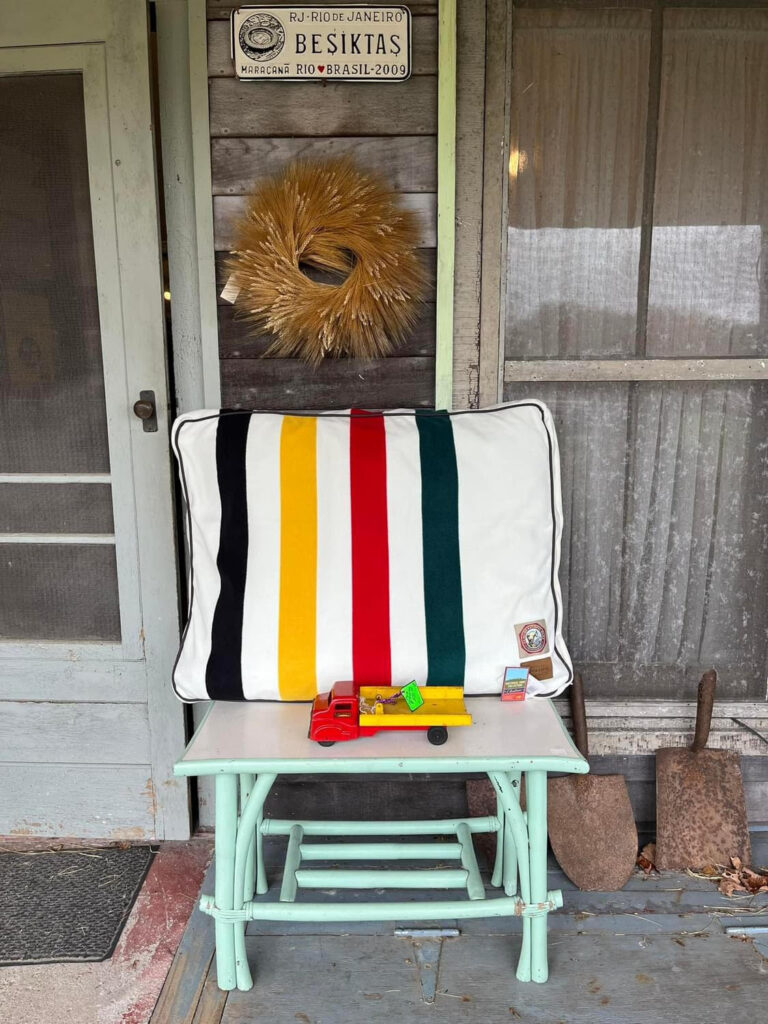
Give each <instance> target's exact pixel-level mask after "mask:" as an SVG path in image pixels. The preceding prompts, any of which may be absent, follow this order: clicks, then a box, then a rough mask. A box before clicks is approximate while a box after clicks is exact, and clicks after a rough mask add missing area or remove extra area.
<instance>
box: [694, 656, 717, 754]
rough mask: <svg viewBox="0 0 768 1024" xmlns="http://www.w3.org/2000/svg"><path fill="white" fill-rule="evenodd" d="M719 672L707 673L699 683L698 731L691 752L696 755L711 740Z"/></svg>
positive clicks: (697, 699) (712, 670)
mask: <svg viewBox="0 0 768 1024" xmlns="http://www.w3.org/2000/svg"><path fill="white" fill-rule="evenodd" d="M716 685H717V672H715V670H714V669H713V668H711V669H710V670H709V672H705V673H704V675H703V676H702V677H701V682H700V683H699V692H698V694H697V697H696V730H695V732H694V734H693V743H692V744H691V750H692V751H693V752H694V753H696V752H697V751H699V750H703V749H704V747H706V745H707V740H708V739H709V727H710V725H711V724H712V708H713V707H714V704H715V686H716Z"/></svg>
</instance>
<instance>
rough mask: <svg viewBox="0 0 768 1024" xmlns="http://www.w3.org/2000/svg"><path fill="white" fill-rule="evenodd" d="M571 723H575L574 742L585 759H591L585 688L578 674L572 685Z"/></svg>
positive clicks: (574, 676) (574, 677) (574, 675)
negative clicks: (585, 708) (585, 707)
mask: <svg viewBox="0 0 768 1024" xmlns="http://www.w3.org/2000/svg"><path fill="white" fill-rule="evenodd" d="M571 721H572V722H573V741H574V743H575V744H576V746H577V747H578V749H579V753H580V754H582V755H583V756H584V757H589V743H588V742H587V714H586V712H585V710H584V686H583V684H582V681H581V675H580V674H579V673H578V672H574V674H573V683H571Z"/></svg>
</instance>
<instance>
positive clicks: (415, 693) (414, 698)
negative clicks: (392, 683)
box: [400, 679, 424, 711]
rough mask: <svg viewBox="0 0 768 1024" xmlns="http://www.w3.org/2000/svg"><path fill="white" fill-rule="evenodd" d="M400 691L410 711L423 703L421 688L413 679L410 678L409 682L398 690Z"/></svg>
mask: <svg viewBox="0 0 768 1024" xmlns="http://www.w3.org/2000/svg"><path fill="white" fill-rule="evenodd" d="M400 693H401V695H402V696H403V698H404V700H405V703H406V704H407V705H408V707H409V708H410V710H411V711H416V709H417V708H420V707H421V705H422V704H423V703H424V698H423V697H422V696H421V690H420V689H419V687H418V684H417V682H416V680H415V679H412V680H411V682H410V683H406V684H405V686H404V687H403V688H402V689H401V690H400Z"/></svg>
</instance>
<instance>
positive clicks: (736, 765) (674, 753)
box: [656, 747, 751, 870]
mask: <svg viewBox="0 0 768 1024" xmlns="http://www.w3.org/2000/svg"><path fill="white" fill-rule="evenodd" d="M731 857H740V858H741V861H742V863H744V864H749V863H750V857H751V852H750V846H749V828H748V826H747V810H746V806H745V804H744V787H743V785H742V779H741V764H740V758H739V755H738V754H736V753H734V752H733V751H730V750H698V751H692V750H688V749H687V748H685V747H663V748H662V749H661V750H657V751H656V867H658V868H660V869H671V870H675V869H677V870H679V869H681V868H700V867H704V866H706V865H709V864H729V863H730V858H731Z"/></svg>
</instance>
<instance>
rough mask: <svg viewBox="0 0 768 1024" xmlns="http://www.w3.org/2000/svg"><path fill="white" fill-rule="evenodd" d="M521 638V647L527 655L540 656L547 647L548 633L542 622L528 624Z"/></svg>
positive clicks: (522, 630)
mask: <svg viewBox="0 0 768 1024" xmlns="http://www.w3.org/2000/svg"><path fill="white" fill-rule="evenodd" d="M519 638H520V647H521V648H522V650H523V651H525V653H526V654H538V653H539V652H540V651H543V650H544V648H545V647H546V646H547V631H546V629H545V628H544V626H543V625H542V624H541V623H540V622H526V624H525V625H524V626H523V628H522V629H521V630H520V633H519Z"/></svg>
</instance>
